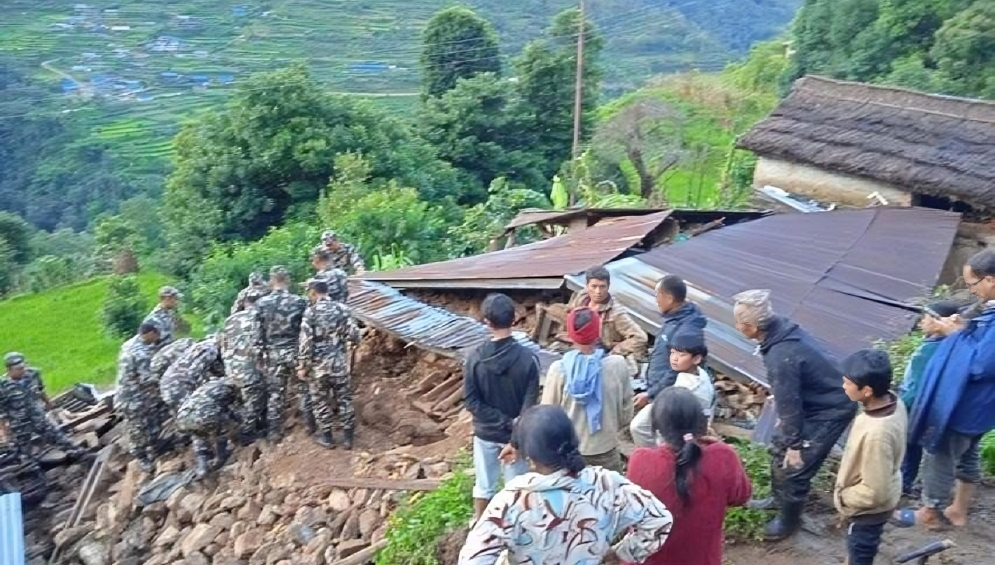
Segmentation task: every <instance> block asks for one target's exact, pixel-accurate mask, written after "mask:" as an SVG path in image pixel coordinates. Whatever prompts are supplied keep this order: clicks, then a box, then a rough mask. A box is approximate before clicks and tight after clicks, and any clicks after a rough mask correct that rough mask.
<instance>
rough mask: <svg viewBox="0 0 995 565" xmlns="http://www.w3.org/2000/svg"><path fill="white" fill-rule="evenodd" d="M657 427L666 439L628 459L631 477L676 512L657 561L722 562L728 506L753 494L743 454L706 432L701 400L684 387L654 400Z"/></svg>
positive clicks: (711, 564) (666, 563)
mask: <svg viewBox="0 0 995 565" xmlns="http://www.w3.org/2000/svg"><path fill="white" fill-rule="evenodd" d="M652 412H653V418H652V421H653V429H654V430H655V432H656V433H657V434H659V436H660V437H661V438H662V441H661V443H660V444H659V445H658V446H654V447H640V448H636V450H635V451H633V452H632V457H631V458H630V459H629V469H628V473H627V475H628V477H629V480H631V481H632V482H633V483H635V484H637V485H639V486H641V487H643V488H645V489H646V490H648V491H650V492H652V493H653V495H654V496H656V497H657V498H658V499H660V501H661V502H663V504H664V505H666V507H667V508H668V509H669V510H670V511H671V512H672V513H673V516H674V526H673V528H672V529H671V531H670V538H669V539H668V541H667V543H666V544H664V546H663V549H661V550H660V551H659V552H657V553H655V554H653V555H652V556H651V557H650V558H649V559H647V560H646V563H648V564H652V565H670V564H676V563H680V564H681V565H721V563H722V547H723V533H722V526H723V522H724V520H725V515H726V510H727V509H728V508H729V507H731V506H742V505H743V504H745V503H746V502H747V501H748V500H749V499H750V494H751V491H752V487H751V485H750V479H749V477H748V476H747V475H746V470H745V469H744V468H743V463H742V462H741V461H740V459H739V454H737V453H736V450H735V449H733V448H732V447H730V446H728V445H726V444H725V443H722V442H721V441H718V440H716V439H714V438H708V437H704V436H705V429H706V427H707V425H708V420H707V418H705V416H704V414H702V411H701V406H700V401H699V400H698V399H697V398H696V397H695V395H694V394H693V393H691V391H689V390H686V389H682V388H680V387H676V386H675V387H671V388H668V389H665V390H663V391H662V392H661V393H660V394H659V395H657V397H656V399H655V400H654V401H653V406H652Z"/></svg>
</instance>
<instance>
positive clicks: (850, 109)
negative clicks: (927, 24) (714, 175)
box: [738, 76, 995, 210]
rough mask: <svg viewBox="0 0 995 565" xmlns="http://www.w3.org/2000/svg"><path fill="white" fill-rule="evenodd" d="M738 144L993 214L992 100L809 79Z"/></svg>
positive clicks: (994, 111)
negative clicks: (984, 209)
mask: <svg viewBox="0 0 995 565" xmlns="http://www.w3.org/2000/svg"><path fill="white" fill-rule="evenodd" d="M738 146H739V147H741V148H743V149H749V150H750V151H753V152H754V153H756V154H758V155H760V156H764V157H772V158H777V159H783V160H786V161H791V162H795V163H803V164H809V165H813V166H817V167H819V168H822V169H826V170H830V171H838V172H841V173H848V174H851V175H856V176H860V177H866V178H870V179H874V180H878V181H882V182H886V183H890V184H892V185H895V186H897V187H899V188H901V189H903V190H907V191H909V192H916V193H921V194H929V195H933V196H943V197H947V198H951V199H954V200H961V201H964V202H966V203H968V204H970V205H971V206H974V207H979V208H986V209H989V210H993V209H995V103H992V102H985V101H981V100H969V99H966V98H955V97H951V96H939V95H931V94H923V93H921V92H915V91H911V90H904V89H899V88H890V87H883V86H874V85H869V84H862V83H854V82H843V81H837V80H832V79H827V78H822V77H816V76H806V77H803V78H801V79H799V80H798V81H796V82H795V84H794V86H793V87H792V89H791V94H789V95H788V97H787V98H785V99H784V100H783V101H782V102H781V104H780V105H779V106H778V107H777V108H775V109H774V111H773V112H771V114H770V116H768V117H767V118H766V119H765V120H763V121H762V122H760V123H759V124H757V125H756V126H754V128H753V129H752V130H751V131H750V132H748V133H747V134H745V135H744V136H742V137H741V138H740V139H739V141H738ZM781 188H786V189H787V188H790V187H781Z"/></svg>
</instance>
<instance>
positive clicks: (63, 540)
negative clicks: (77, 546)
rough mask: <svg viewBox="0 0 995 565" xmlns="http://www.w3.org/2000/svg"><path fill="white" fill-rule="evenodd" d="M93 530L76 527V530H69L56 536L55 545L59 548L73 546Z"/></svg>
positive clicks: (86, 527)
mask: <svg viewBox="0 0 995 565" xmlns="http://www.w3.org/2000/svg"><path fill="white" fill-rule="evenodd" d="M91 529H92V528H91V527H89V526H76V527H75V528H67V529H65V530H62V531H61V532H59V533H57V534H55V539H54V541H55V545H57V546H59V547H69V546H71V545H72V544H74V543H76V542H78V541H79V540H81V539H83V536H85V535H86V534H87V533H89V532H90V530H91Z"/></svg>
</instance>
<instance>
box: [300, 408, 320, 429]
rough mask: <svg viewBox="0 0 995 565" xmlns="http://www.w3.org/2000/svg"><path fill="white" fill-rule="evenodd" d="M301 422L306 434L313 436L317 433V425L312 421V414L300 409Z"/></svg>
mask: <svg viewBox="0 0 995 565" xmlns="http://www.w3.org/2000/svg"><path fill="white" fill-rule="evenodd" d="M301 421H302V422H304V427H305V428H306V429H307V433H309V434H313V433H314V432H316V431H318V425H317V424H316V423H315V421H314V412H311V411H310V410H305V409H304V408H303V407H301Z"/></svg>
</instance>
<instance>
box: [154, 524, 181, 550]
mask: <svg viewBox="0 0 995 565" xmlns="http://www.w3.org/2000/svg"><path fill="white" fill-rule="evenodd" d="M178 539H180V530H178V529H177V528H176V526H166V527H165V528H163V529H162V532H160V533H159V537H157V538H155V542H153V543H152V546H153V547H165V546H167V545H173V544H174V543H176V540H178Z"/></svg>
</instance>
